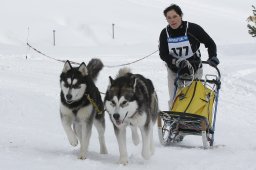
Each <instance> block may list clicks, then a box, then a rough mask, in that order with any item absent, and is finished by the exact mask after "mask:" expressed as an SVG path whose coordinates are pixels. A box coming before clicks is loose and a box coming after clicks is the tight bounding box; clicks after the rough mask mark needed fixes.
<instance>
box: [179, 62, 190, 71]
mask: <svg viewBox="0 0 256 170" xmlns="http://www.w3.org/2000/svg"><path fill="white" fill-rule="evenodd" d="M186 67H188V61H187V60H182V61H181V62H180V64H179V68H181V69H183V68H186Z"/></svg>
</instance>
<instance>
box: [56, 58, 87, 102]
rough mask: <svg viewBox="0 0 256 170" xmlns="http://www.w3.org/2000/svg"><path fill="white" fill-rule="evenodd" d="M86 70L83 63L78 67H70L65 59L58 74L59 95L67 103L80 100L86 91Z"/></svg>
mask: <svg viewBox="0 0 256 170" xmlns="http://www.w3.org/2000/svg"><path fill="white" fill-rule="evenodd" d="M87 75H88V70H87V68H86V65H85V63H84V62H83V63H81V65H80V66H79V67H72V66H71V64H70V62H69V61H68V60H67V61H66V62H65V64H64V68H63V70H62V73H61V75H60V87H61V97H62V98H64V99H65V102H66V103H67V104H72V103H74V102H76V101H78V100H80V99H81V98H82V97H83V95H84V93H85V91H86V87H87V86H86V79H85V77H86V76H87Z"/></svg>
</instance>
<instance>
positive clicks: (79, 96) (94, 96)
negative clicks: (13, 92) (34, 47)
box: [60, 59, 107, 159]
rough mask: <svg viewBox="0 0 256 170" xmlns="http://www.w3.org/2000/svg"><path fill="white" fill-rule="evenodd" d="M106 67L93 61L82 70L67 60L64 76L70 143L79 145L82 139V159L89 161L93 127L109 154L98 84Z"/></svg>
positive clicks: (63, 111) (62, 111) (102, 148)
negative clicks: (99, 77)
mask: <svg viewBox="0 0 256 170" xmlns="http://www.w3.org/2000/svg"><path fill="white" fill-rule="evenodd" d="M102 68H103V64H102V62H101V61H100V60H99V59H92V60H91V61H90V62H89V63H88V66H86V65H85V63H84V62H83V63H81V65H80V66H79V67H72V66H71V64H70V62H69V61H66V63H65V64H64V68H63V70H62V73H61V75H60V87H61V93H60V99H61V102H60V116H61V121H62V125H63V128H64V130H65V132H66V134H67V137H68V140H69V142H70V144H71V145H72V146H77V144H78V140H79V143H80V155H79V158H80V159H86V154H87V150H88V145H89V140H90V136H91V131H92V124H94V125H95V126H96V128H97V131H98V133H99V142H100V153H101V154H107V148H106V145H105V137H104V132H105V118H104V106H103V101H102V99H101V96H100V93H99V90H98V88H97V87H96V86H95V84H94V80H96V78H97V75H98V73H99V71H100V70H101V69H102Z"/></svg>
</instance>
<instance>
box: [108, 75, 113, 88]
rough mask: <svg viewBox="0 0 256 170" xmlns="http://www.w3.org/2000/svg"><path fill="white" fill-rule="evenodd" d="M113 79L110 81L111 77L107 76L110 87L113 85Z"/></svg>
mask: <svg viewBox="0 0 256 170" xmlns="http://www.w3.org/2000/svg"><path fill="white" fill-rule="evenodd" d="M113 81H114V80H113V79H112V77H111V76H109V85H110V86H111V85H112V84H113Z"/></svg>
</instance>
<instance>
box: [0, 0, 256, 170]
mask: <svg viewBox="0 0 256 170" xmlns="http://www.w3.org/2000/svg"><path fill="white" fill-rule="evenodd" d="M0 2H1V3H0V4H1V5H0V23H1V27H0V61H1V62H0V87H1V88H0V115H1V116H0V169H1V170H5V169H8V170H16V169H17V170H35V169H36V170H40V169H42V170H57V169H61V170H69V169H75V170H80V169H87V170H88V169H89V170H93V169H104V170H113V169H147V170H155V169H173V170H183V169H188V170H189V169H192V170H198V169H207V170H211V169H212V170H218V169H223V170H227V169H228V170H229V169H230V170H236V169H239V170H240V169H241V170H245V169H246V170H255V169H256V156H255V155H256V110H255V100H256V88H255V86H256V80H255V78H256V76H255V74H256V56H255V54H256V38H252V37H251V36H250V35H249V34H248V30H247V27H246V25H247V22H246V18H247V17H248V16H249V15H252V7H251V5H256V4H255V3H256V2H255V0H236V1H234V0H225V1H223V0H215V1H212V0H193V1H191V0H183V1H178V0H174V1H167V0H108V1H104V0H93V1H89V0H73V1H71V0H22V1H19V0H0ZM170 3H177V4H178V5H180V6H181V8H182V10H183V12H184V20H188V21H190V22H195V23H197V24H199V25H201V26H202V27H203V28H204V29H205V30H206V31H207V32H208V33H209V34H210V35H211V37H212V38H213V39H214V40H215V42H216V44H217V47H218V57H219V59H220V61H221V64H220V65H219V69H220V70H221V73H222V89H221V91H220V98H219V107H218V113H217V123H216V133H215V147H214V148H213V149H210V150H204V149H202V147H201V146H202V142H201V137H199V136H187V137H186V138H185V139H184V141H183V142H182V143H181V144H180V145H178V146H171V147H164V146H162V145H161V144H160V143H159V140H158V134H157V127H156V126H155V127H154V140H155V145H156V150H155V154H154V155H153V156H152V157H151V159H150V160H147V161H146V160H144V159H143V158H142V157H141V144H140V145H139V146H134V145H133V144H132V139H131V135H130V131H128V134H127V141H128V142H127V147H128V154H129V164H128V165H127V166H123V165H118V164H117V160H118V158H119V151H118V145H117V141H116V138H115V135H114V131H113V127H112V124H111V123H110V120H109V117H108V116H106V134H105V136H106V143H107V147H108V151H109V154H108V155H100V154H99V144H98V139H97V134H96V130H95V128H93V133H92V137H91V141H90V145H89V153H88V158H87V159H86V160H84V161H82V160H79V159H77V156H78V153H79V148H78V147H76V148H73V147H72V146H70V145H69V142H68V140H67V137H66V135H65V133H64V130H63V128H62V125H61V122H60V117H59V92H60V87H59V75H60V73H61V70H62V67H63V63H61V62H56V61H54V60H51V59H48V58H46V57H44V56H42V55H40V54H38V53H36V52H35V51H33V50H32V49H28V48H27V46H26V42H27V38H28V42H29V43H30V44H31V45H33V46H34V47H36V48H37V49H38V50H40V51H42V52H44V53H46V54H47V55H49V56H51V57H55V58H58V59H62V60H66V59H69V60H72V61H76V62H81V61H85V62H86V63H88V61H89V60H90V59H91V58H93V57H98V58H100V59H101V60H102V61H103V63H104V64H105V65H109V66H111V65H117V64H124V63H127V62H132V61H134V60H137V59H140V58H142V57H144V56H146V55H148V54H150V53H152V52H154V51H156V50H157V46H158V38H159V34H160V31H161V30H162V29H163V28H164V27H165V26H166V25H167V22H166V20H165V18H164V16H163V14H162V11H163V10H164V9H165V8H166V7H167V6H168V5H170ZM112 24H115V39H113V38H112ZM53 30H56V46H53V35H52V34H53ZM28 33H29V36H28ZM201 50H202V53H203V59H204V60H206V59H207V57H208V56H207V52H206V50H205V49H204V45H202V46H201ZM26 55H27V57H28V59H27V60H26ZM129 67H130V68H131V69H132V71H133V73H140V74H143V75H144V76H146V77H148V78H150V79H151V80H152V81H153V83H154V85H155V88H156V90H157V94H158V98H159V105H160V109H161V110H168V105H167V101H168V91H167V77H166V76H167V75H166V68H165V65H164V63H163V62H162V61H161V60H160V58H159V56H158V53H155V54H154V55H152V56H150V57H148V58H146V59H144V60H142V61H140V62H137V63H135V64H132V65H130V66H129ZM119 69H120V68H118V67H117V68H108V67H105V68H104V69H103V70H102V72H101V73H100V76H99V78H98V82H97V86H98V87H99V89H100V91H101V92H105V91H106V88H107V86H108V76H112V77H114V76H115V75H116V73H117V71H118V70H119ZM211 71H212V70H211V68H207V67H205V72H207V73H209V72H211ZM102 97H104V95H102Z"/></svg>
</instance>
